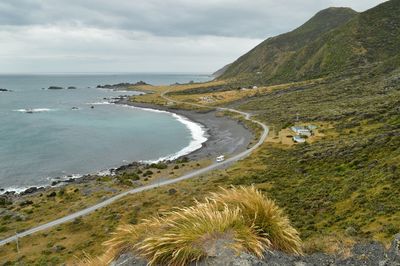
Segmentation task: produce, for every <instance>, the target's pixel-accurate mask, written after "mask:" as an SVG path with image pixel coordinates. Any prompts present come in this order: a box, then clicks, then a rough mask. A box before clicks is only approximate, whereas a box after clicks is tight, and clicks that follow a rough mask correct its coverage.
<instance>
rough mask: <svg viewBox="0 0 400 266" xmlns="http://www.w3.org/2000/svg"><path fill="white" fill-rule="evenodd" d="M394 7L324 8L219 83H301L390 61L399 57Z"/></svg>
mask: <svg viewBox="0 0 400 266" xmlns="http://www.w3.org/2000/svg"><path fill="white" fill-rule="evenodd" d="M399 14H400V3H399V1H398V0H392V1H388V2H385V3H383V4H381V5H379V6H377V7H375V8H373V9H370V10H368V11H366V12H363V13H356V12H355V11H353V10H351V9H349V8H328V9H326V10H323V11H321V12H319V13H317V14H316V15H315V16H314V17H313V18H311V19H310V20H309V21H307V22H306V23H305V24H304V25H302V26H301V27H299V28H297V29H296V30H294V31H292V32H289V33H286V34H283V35H279V36H277V37H273V38H270V39H267V40H266V41H264V42H263V43H261V44H260V45H258V46H257V47H255V48H254V49H253V50H251V51H250V52H248V53H247V54H245V55H243V56H242V57H240V58H239V59H238V60H236V61H235V62H234V63H232V64H231V65H230V66H229V67H228V69H227V70H226V71H225V73H224V74H223V75H222V76H220V77H219V79H232V78H234V79H236V80H240V81H242V82H246V81H247V82H252V83H256V84H271V83H281V82H290V81H299V80H307V79H311V78H317V77H321V76H324V75H327V74H332V73H341V72H343V71H346V70H348V69H351V68H354V67H365V66H369V65H371V64H373V63H376V62H382V61H385V60H390V59H391V58H392V57H393V56H398V54H399V46H398V44H399V42H400V39H399V38H400V25H399V21H400V19H399V16H400V15H399Z"/></svg>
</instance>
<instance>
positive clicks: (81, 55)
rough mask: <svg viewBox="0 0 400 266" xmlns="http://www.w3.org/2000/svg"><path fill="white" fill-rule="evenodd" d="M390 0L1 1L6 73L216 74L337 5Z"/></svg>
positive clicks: (0, 59)
mask: <svg viewBox="0 0 400 266" xmlns="http://www.w3.org/2000/svg"><path fill="white" fill-rule="evenodd" d="M382 2H384V1H383V0H280V1H276V0H0V73H75V72H85V73H95V72H128V73H131V72H167V73H212V72H214V71H216V70H218V69H219V68H221V67H222V66H224V65H226V64H228V63H231V62H232V61H234V60H235V59H237V58H238V57H239V56H241V55H242V54H244V53H246V52H247V51H249V50H250V49H251V48H253V47H254V46H256V45H257V44H259V43H260V42H261V41H263V40H264V39H266V38H267V37H271V36H275V35H278V34H281V33H284V32H287V31H290V30H292V29H294V28H296V27H298V26H300V25H301V24H303V23H304V22H306V21H307V20H308V19H309V18H311V17H312V16H313V15H314V14H315V13H317V12H318V11H320V10H322V9H324V8H327V7H331V6H336V7H339V6H346V7H351V8H353V9H354V10H356V11H359V12H362V11H365V10H367V9H369V8H372V7H374V6H376V5H377V4H379V3H382Z"/></svg>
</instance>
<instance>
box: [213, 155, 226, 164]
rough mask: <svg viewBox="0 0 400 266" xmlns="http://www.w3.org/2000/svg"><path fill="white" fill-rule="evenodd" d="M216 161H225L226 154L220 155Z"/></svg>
mask: <svg viewBox="0 0 400 266" xmlns="http://www.w3.org/2000/svg"><path fill="white" fill-rule="evenodd" d="M215 161H216V162H217V163H220V162H223V161H225V156H224V155H220V156H218V157H217V158H216V159H215Z"/></svg>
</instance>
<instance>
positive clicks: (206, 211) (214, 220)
mask: <svg viewBox="0 0 400 266" xmlns="http://www.w3.org/2000/svg"><path fill="white" fill-rule="evenodd" d="M221 240H223V241H221ZM221 243H222V246H223V247H221ZM104 245H106V246H107V247H108V250H107V252H106V253H105V254H104V255H103V256H101V257H98V258H90V257H88V258H86V259H85V260H83V261H82V263H81V264H85V265H88V264H91V265H107V264H109V263H110V262H111V261H112V260H113V258H116V257H118V255H120V254H121V253H124V252H127V251H130V252H133V253H135V254H137V255H138V256H140V257H143V258H145V259H146V260H147V261H148V262H149V265H187V264H189V263H190V262H194V261H199V260H201V259H202V258H205V257H207V256H210V255H214V254H215V252H216V250H217V249H220V248H228V249H232V250H234V251H235V252H237V253H241V252H248V253H252V254H254V255H256V256H258V257H262V256H263V254H264V253H265V251H267V250H281V251H285V252H289V253H294V254H301V253H302V251H301V240H300V238H299V234H298V232H297V231H296V229H294V228H293V227H292V226H291V225H290V222H289V220H288V218H287V217H286V216H285V215H284V214H283V212H282V210H281V209H279V207H278V206H277V205H276V204H275V203H274V201H272V200H270V199H268V198H266V197H264V196H263V194H262V193H261V192H260V191H258V190H256V189H255V188H254V187H249V188H245V187H239V188H232V189H229V190H227V189H221V191H220V192H218V193H212V194H211V195H210V196H209V197H207V198H206V199H205V201H204V202H198V201H196V202H195V205H194V206H192V207H186V208H176V209H175V210H174V211H171V212H169V213H167V214H166V215H165V216H163V217H153V218H151V219H147V220H143V221H142V222H141V223H139V224H137V225H121V226H120V227H119V228H118V229H117V231H116V232H115V233H114V237H113V238H112V239H110V240H109V241H107V242H105V243H104Z"/></svg>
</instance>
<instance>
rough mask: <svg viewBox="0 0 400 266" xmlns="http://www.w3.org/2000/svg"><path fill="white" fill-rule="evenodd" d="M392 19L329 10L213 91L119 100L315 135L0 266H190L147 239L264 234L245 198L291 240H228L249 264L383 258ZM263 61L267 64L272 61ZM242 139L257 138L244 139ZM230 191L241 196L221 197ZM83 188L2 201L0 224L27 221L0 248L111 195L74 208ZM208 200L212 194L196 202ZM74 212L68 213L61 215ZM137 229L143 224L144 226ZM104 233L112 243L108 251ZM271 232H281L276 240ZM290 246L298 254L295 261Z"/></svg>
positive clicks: (55, 234) (57, 233)
mask: <svg viewBox="0 0 400 266" xmlns="http://www.w3.org/2000/svg"><path fill="white" fill-rule="evenodd" d="M399 8H400V5H398V1H395V0H392V1H388V2H385V3H384V4H382V5H380V6H378V7H376V8H374V9H371V10H369V11H366V12H364V13H360V14H358V13H356V12H354V11H352V10H349V9H329V10H326V11H323V12H321V13H319V14H317V15H316V16H315V17H314V18H313V19H312V20H310V21H309V22H308V23H306V24H305V25H303V26H302V27H300V28H299V29H297V30H295V31H293V32H291V33H288V34H285V35H282V36H279V37H275V38H271V39H269V40H267V41H265V42H264V43H263V44H261V45H260V46H259V47H257V48H255V49H253V50H252V51H250V53H249V54H247V55H245V56H243V57H242V58H240V59H239V60H238V61H236V62H234V63H233V64H231V65H230V66H229V67H227V68H226V70H225V74H223V75H222V76H220V77H219V78H218V80H215V81H212V82H207V83H202V84H196V83H194V84H182V85H172V86H149V85H144V86H139V87H140V89H141V90H144V91H149V92H151V93H148V94H145V95H140V96H135V97H133V98H132V99H131V101H135V102H136V103H138V104H155V105H162V106H164V107H166V108H170V110H173V109H180V108H183V109H191V110H193V109H194V110H196V111H209V110H212V109H215V107H216V106H227V107H234V108H236V109H238V110H243V111H247V112H251V113H252V114H253V117H255V118H256V119H258V120H260V121H262V122H264V123H265V124H267V125H269V126H270V129H271V130H270V136H269V137H270V139H273V138H274V137H275V136H276V134H279V133H278V132H281V131H282V130H285V129H287V128H288V127H290V126H293V125H298V124H313V125H316V126H317V127H318V132H319V133H320V135H319V136H318V138H315V140H313V141H308V142H306V143H304V144H291V145H287V144H286V143H284V142H281V141H277V142H274V141H266V142H265V143H264V144H263V145H262V146H261V147H260V148H259V149H258V150H257V151H256V152H255V153H253V154H252V155H251V156H249V157H248V158H246V159H243V160H241V161H239V162H237V163H235V164H233V165H232V166H231V167H229V168H228V169H225V170H216V171H213V172H212V173H210V174H207V175H202V176H199V177H198V178H195V179H193V180H186V181H183V182H181V183H178V184H174V185H170V186H166V187H163V188H155V189H154V190H151V191H146V192H143V193H141V194H137V195H128V196H126V197H125V198H123V199H122V200H119V201H117V202H115V203H113V204H111V205H109V206H107V207H105V208H103V209H100V210H98V211H96V212H94V213H92V214H90V215H88V216H86V217H83V218H79V219H77V220H76V221H74V222H71V223H66V224H63V225H60V226H58V227H56V228H54V229H52V230H48V231H46V232H44V233H39V234H36V235H32V236H28V237H25V238H24V239H21V240H20V246H19V248H20V251H19V252H20V253H17V250H16V245H15V244H14V243H11V244H7V245H6V246H4V248H2V250H0V256H1V257H4V258H6V260H7V261H9V262H10V264H11V263H12V262H24V263H28V264H29V263H33V262H39V263H38V264H46V263H47V264H57V263H61V262H64V261H67V262H74V261H75V260H76V258H75V257H78V258H83V257H85V254H89V257H91V258H93V260H95V258H96V257H97V256H102V255H103V254H104V253H105V254H110V253H107V251H106V248H104V247H103V246H102V245H101V243H102V242H104V241H107V240H108V242H107V243H108V244H109V247H110V248H111V251H110V252H111V254H112V256H111V257H108V258H114V255H115V252H119V251H121V250H123V249H124V248H125V247H127V248H133V249H134V250H135V251H140V245H142V244H143V248H142V249H141V250H142V252H143V254H144V256H145V257H146V258H147V259H149V260H150V261H153V262H154V263H156V262H170V263H172V264H173V263H178V262H182V261H190V260H192V259H197V258H200V257H202V256H204V253H202V252H203V250H200V251H198V250H196V251H193V250H189V251H187V250H185V251H182V252H187V253H185V254H187V256H177V257H176V261H174V260H173V259H174V257H173V256H172V255H171V254H173V253H174V252H176V251H177V250H176V249H175V247H174V246H173V244H174V242H173V241H166V242H165V243H166V246H165V249H163V253H160V256H155V247H157V245H163V244H164V242H162V241H165V240H169V239H167V238H166V239H164V238H161V237H157V236H155V235H153V234H156V233H157V232H158V233H160V235H162V234H163V233H167V232H170V231H169V230H171V231H173V232H174V233H177V232H181V231H180V230H183V229H185V228H184V227H183V226H184V225H187V224H185V223H183V224H178V223H176V222H175V221H176V220H174V219H183V217H184V218H185V219H186V220H185V221H187V222H188V223H189V224H190V223H191V222H194V221H198V219H199V218H202V217H207V219H208V218H210V219H213V220H212V221H213V224H214V222H215V221H216V220H218V219H220V220H221V221H222V220H223V223H222V222H221V223H220V224H219V223H216V224H217V225H219V226H210V223H209V222H210V220H204V221H205V222H204V227H201V228H200V229H202V230H203V231H199V232H195V231H191V232H190V233H192V234H193V237H195V238H199V237H200V236H201V235H202V234H204V232H208V231H212V232H214V231H213V230H216V229H218V230H219V232H226V230H227V229H228V228H232V227H233V225H232V223H234V224H235V226H236V227H234V228H235V229H237V230H238V231H239V232H249V231H246V230H251V227H250V226H249V224H250V223H249V221H251V222H254V223H257V224H258V227H257V228H258V229H260V228H264V227H263V221H265V220H268V219H266V218H265V217H267V215H266V216H264V218H263V216H260V215H258V216H257V217H255V216H254V215H253V214H254V213H255V212H257V213H258V214H259V212H258V210H255V209H253V207H254V206H259V205H257V204H253V203H252V204H247V203H248V202H252V201H251V200H253V199H254V198H251V197H248V198H247V197H244V196H240V198H238V197H235V195H239V194H240V193H244V194H245V195H248V194H246V193H248V192H252V193H251V195H255V196H254V197H255V198H256V199H260V198H259V197H261V196H260V195H261V193H262V194H265V195H268V198H270V199H274V201H275V202H276V205H278V206H280V207H281V208H282V209H283V210H284V211H285V213H286V214H287V216H288V219H290V221H291V222H292V226H293V227H292V226H290V225H289V224H288V223H287V222H285V223H284V224H285V226H286V227H285V226H284V228H286V229H285V230H283V231H282V232H283V233H284V232H287V231H289V232H291V234H289V235H291V237H289V240H292V241H286V240H281V238H280V237H281V236H282V234H280V235H278V236H277V238H273V234H272V235H271V231H268V232H269V233H270V234H269V237H268V238H265V239H264V238H263V239H259V236H260V235H257V232H258V231H257V232H254V231H251V234H249V236H246V237H252V238H251V239H247V238H246V239H245V238H244V237H245V236H243V235H242V234H241V235H239V236H240V237H242V238H238V239H240V240H246V241H249V242H250V243H254V245H251V246H248V247H247V246H244V245H242V246H240V245H239V246H238V247H239V248H241V249H243V250H246V251H251V252H253V253H255V254H259V253H260V252H261V251H262V250H263V249H266V248H273V249H279V250H283V251H288V252H293V253H301V252H304V253H312V252H316V251H322V252H326V253H336V254H339V255H346V254H348V252H349V250H350V248H351V246H352V245H354V243H356V242H360V241H370V240H378V241H381V242H383V243H384V244H385V245H388V244H389V243H390V241H391V240H392V238H393V236H394V234H396V233H398V232H400V218H399V217H400V197H399V195H400V108H399V106H400V68H399V67H400V50H399V49H400V48H399V47H400V46H398V44H399V43H400V39H399V38H400V33H399V29H400V26H399V24H398V23H399V21H400V19H399V14H400V10H399ZM325 19H327V21H325ZM328 26H329V28H327V27H328ZM293 40H296V42H295V41H293ZM297 40H298V41H297ZM277 45H279V46H281V45H283V47H285V49H284V51H283V52H282V51H277V50H276V49H272V48H274V47H276V46H277ZM286 48H287V49H286ZM266 50H268V51H266ZM270 53H274V54H273V55H271V54H270ZM271 58H272V59H273V60H278V61H276V62H275V61H274V62H270V61H269V60H272V59H271ZM258 72H259V73H258ZM253 85H257V87H256V88H254V86H253ZM249 87H250V88H249ZM243 88H245V90H243ZM132 89H138V88H134V87H133V88H132ZM164 94H166V95H167V96H168V97H169V98H172V99H174V100H177V101H178V102H189V103H195V104H201V105H207V106H209V108H201V107H193V105H189V104H184V103H178V104H177V103H174V102H169V101H168V100H166V99H165V98H163V97H162V95H164ZM210 99H211V101H210ZM219 115H229V116H230V117H232V118H234V119H240V118H239V117H237V116H236V115H234V114H231V113H230V114H228V113H225V112H219ZM247 126H248V128H250V129H252V130H254V132H256V133H257V128H256V127H255V128H252V126H251V125H247ZM253 127H254V125H253ZM210 162H211V161H210V160H209V159H207V160H204V161H200V162H197V161H190V160H189V161H185V162H179V163H176V164H171V165H168V166H167V168H164V167H165V165H164V164H159V165H153V166H150V168H149V169H144V168H143V169H140V172H139V170H137V169H136V170H129V171H125V172H121V174H120V175H118V176H116V177H101V178H99V182H100V181H101V182H106V183H105V184H106V186H110V187H114V186H117V187H119V186H120V185H121V186H122V187H119V188H121V189H127V187H131V186H133V185H135V183H134V181H138V180H137V178H138V177H139V178H140V182H146V181H144V179H145V178H149V177H153V178H154V176H155V175H156V174H157V172H158V171H161V173H159V174H160V175H159V176H160V177H161V176H162V173H172V172H173V173H174V176H179V175H180V174H182V173H185V172H186V171H189V170H190V169H192V168H200V167H203V166H205V165H207V164H209V163H210ZM183 164H185V166H183ZM176 165H177V166H178V167H176ZM150 171H151V172H152V174H151V173H150ZM163 171H164V172H163ZM146 173H147V174H146ZM144 175H146V176H144ZM107 182H109V183H107ZM114 182H117V184H118V185H117V184H115V183H114ZM141 184H143V183H141ZM231 185H234V186H236V187H240V188H236V189H233V190H229V188H230V187H231ZM84 187H85V184H80V185H79V186H78V187H77V185H71V186H68V187H66V188H65V189H64V192H61V191H62V190H59V189H54V192H56V194H55V195H54V196H52V197H45V196H43V195H42V196H39V195H33V196H31V197H27V198H26V200H29V201H31V202H32V203H33V204H31V203H29V202H26V203H22V204H21V202H18V203H12V202H7V201H0V204H2V205H3V206H2V207H3V208H5V209H7V210H9V211H18V212H22V213H27V215H28V217H36V219H32V220H31V221H30V222H25V224H24V222H23V221H18V219H19V218H15V217H13V216H2V217H1V219H2V220H1V226H0V235H1V236H6V235H10V233H14V230H15V229H14V228H11V227H10V226H9V224H10V222H12V223H13V224H14V225H17V226H20V225H23V226H21V227H19V228H22V227H23V228H27V227H29V226H33V225H34V224H35V225H36V224H37V223H41V222H44V221H48V220H51V218H57V217H59V216H60V215H61V216H62V215H63V212H62V211H65V210H63V208H67V207H66V206H71V207H68V208H71V211H73V210H77V209H78V208H79V207H83V206H88V205H89V204H91V203H93V202H95V201H96V200H98V199H99V198H101V197H102V196H104V195H106V196H108V195H109V194H107V193H106V194H104V193H105V192H101V193H100V192H98V193H100V194H96V193H94V194H92V196H88V195H84V194H81V192H82V191H83V190H84ZM219 187H221V188H223V189H222V191H221V190H220V188H219ZM242 187H243V188H242ZM76 189H78V191H79V192H78V191H75V190H76ZM256 190H257V192H255V191H256ZM74 193H75V194H74ZM208 193H213V194H211V196H209V198H206V199H205V198H204V195H207V194H208ZM231 193H233V194H231ZM235 193H236V194H235ZM241 195H242V194H241ZM193 198H195V199H196V200H194V199H193ZM263 200H264V201H259V202H263V203H262V204H267V203H270V201H269V200H268V199H267V200H265V199H263ZM73 202H75V204H76V205H70V204H72V203H73ZM222 203H223V204H222ZM274 204H275V203H274ZM274 204H273V205H269V206H270V207H271V206H275V205H274ZM177 206H179V209H178V210H177V209H175V208H176V207H177ZM262 208H263V209H266V210H268V209H269V208H268V207H266V208H265V207H262ZM270 209H271V208H270ZM272 209H274V208H272ZM278 212H279V213H281V210H280V209H279V211H278ZM206 213H207V214H210V215H209V216H208V215H206ZM182 215H184V216H182ZM278 216H279V215H278ZM38 217H40V219H39V218H38ZM151 217H153V218H151ZM222 217H224V219H222ZM279 217H284V216H283V215H282V216H279ZM228 218H229V219H228ZM253 218H257V219H258V218H259V219H261V221H258V220H257V221H255V220H254V219H253ZM143 219H148V221H149V222H148V223H142V222H141V221H143ZM200 220H201V219H200ZM220 220H219V221H220ZM238 220H239V221H240V222H237V221H238ZM283 220H285V221H287V220H286V219H285V218H283ZM202 221H203V220H202ZM233 221H235V222H233ZM268 221H270V220H268ZM228 222H232V223H228ZM160 223H165V224H166V225H167V226H166V228H163V227H160V226H159V224H160ZM266 225H268V223H267V224H266ZM117 228H119V229H117ZM249 228H250V229H249ZM267 228H268V229H270V228H269V227H268V226H267ZM294 228H295V229H294ZM137 230H153V231H154V232H153V233H152V234H149V235H148V239H147V238H144V237H141V236H143V233H142V231H140V234H136V232H137ZM263 230H264V229H263ZM266 230H267V229H265V231H263V233H265V232H266ZM112 232H116V234H115V235H114V238H112V235H111V233H112ZM273 232H281V231H280V230H276V229H274V231H273ZM296 232H299V235H297V233H296ZM185 233H186V232H185ZM283 235H285V234H283ZM299 237H300V238H301V239H302V242H303V244H302V246H301V248H300V246H299ZM139 238H140V241H139V243H140V245H139V246H137V247H134V245H133V244H129V243H137V242H138V241H137V240H138V239H139ZM110 239H111V240H110ZM146 239H147V241H148V242H145V240H146ZM185 239H186V238H185ZM266 239H267V240H268V241H269V242H268V241H266ZM141 241H143V242H141ZM189 241H193V239H189ZM257 241H258V242H257ZM144 243H146V244H147V245H145V244H144ZM185 243H187V242H185ZM190 243H192V242H190ZM260 243H261V244H260ZM268 243H270V244H268ZM283 243H284V244H283ZM126 245H127V246H126ZM268 245H269V246H268ZM189 247H191V246H190V245H189ZM135 248H136V249H135ZM180 254H183V253H180Z"/></svg>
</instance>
